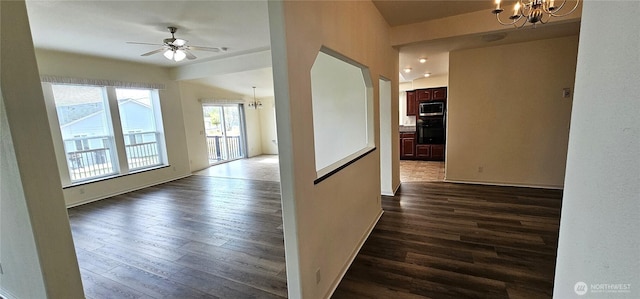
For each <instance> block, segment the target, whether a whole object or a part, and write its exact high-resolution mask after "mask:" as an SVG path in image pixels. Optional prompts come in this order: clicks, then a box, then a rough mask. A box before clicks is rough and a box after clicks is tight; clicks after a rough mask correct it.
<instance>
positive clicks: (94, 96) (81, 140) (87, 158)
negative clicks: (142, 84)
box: [43, 83, 166, 184]
mask: <svg viewBox="0 0 640 299" xmlns="http://www.w3.org/2000/svg"><path fill="white" fill-rule="evenodd" d="M43 88H44V90H45V97H47V100H48V101H53V103H55V109H56V111H55V114H53V115H55V116H57V120H56V121H57V125H58V126H59V128H60V140H54V142H55V143H58V144H59V145H60V147H59V148H63V149H64V156H65V157H64V161H66V164H67V165H66V166H67V167H66V168H67V169H68V178H66V177H65V175H64V173H62V176H63V178H62V179H63V184H64V183H65V182H66V183H70V184H73V183H78V182H83V181H87V180H94V179H97V178H102V177H109V176H116V175H119V174H126V173H130V172H132V171H136V170H141V169H146V168H150V167H155V166H160V165H163V164H166V158H165V156H166V155H165V154H164V153H165V146H164V138H163V135H164V134H163V130H162V123H161V120H162V118H161V114H160V105H159V98H158V91H157V90H154V89H126V88H114V87H105V86H87V85H66V84H50V83H43ZM114 104H116V105H115V106H117V107H118V109H117V110H114V109H113V108H110V107H111V106H114ZM112 114H116V115H112ZM51 115H52V113H50V116H51ZM116 116H119V117H116ZM56 121H52V123H55V122H56ZM53 126H54V124H52V127H53ZM117 131H120V132H122V135H120V134H114V132H117ZM54 136H56V134H54ZM54 139H57V138H54ZM118 153H124V154H125V155H126V157H119V156H118ZM125 159H126V163H121V162H120V161H125ZM62 160H63V159H60V158H59V161H62ZM60 167H63V165H60Z"/></svg>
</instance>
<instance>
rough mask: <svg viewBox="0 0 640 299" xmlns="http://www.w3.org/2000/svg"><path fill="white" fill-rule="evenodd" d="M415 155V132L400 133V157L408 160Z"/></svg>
mask: <svg viewBox="0 0 640 299" xmlns="http://www.w3.org/2000/svg"><path fill="white" fill-rule="evenodd" d="M415 156H416V134H415V133H400V159H403V160H410V159H414V158H415Z"/></svg>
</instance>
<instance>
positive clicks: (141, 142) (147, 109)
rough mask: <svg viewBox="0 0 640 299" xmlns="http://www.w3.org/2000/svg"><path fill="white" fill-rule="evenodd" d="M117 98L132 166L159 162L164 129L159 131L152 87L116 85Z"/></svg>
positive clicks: (128, 158) (140, 166) (130, 167)
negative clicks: (138, 87)
mask: <svg viewBox="0 0 640 299" xmlns="http://www.w3.org/2000/svg"><path fill="white" fill-rule="evenodd" d="M116 97H117V98H118V110H119V111H120V123H121V124H122V134H123V136H124V140H125V150H126V153H127V164H128V165H129V169H140V168H146V167H150V166H156V165H159V164H160V162H161V161H160V155H159V154H158V153H159V152H160V150H159V146H160V143H159V142H158V141H159V140H160V137H161V135H162V132H159V131H158V130H156V127H157V126H156V119H155V113H154V105H153V104H152V103H153V92H152V90H149V89H124V88H116Z"/></svg>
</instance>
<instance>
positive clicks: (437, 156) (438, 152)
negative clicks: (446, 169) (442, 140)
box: [416, 144, 444, 161]
mask: <svg viewBox="0 0 640 299" xmlns="http://www.w3.org/2000/svg"><path fill="white" fill-rule="evenodd" d="M416 158H417V159H419V160H429V161H444V144H417V145H416Z"/></svg>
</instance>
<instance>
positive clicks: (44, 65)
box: [36, 50, 190, 205]
mask: <svg viewBox="0 0 640 299" xmlns="http://www.w3.org/2000/svg"><path fill="white" fill-rule="evenodd" d="M36 58H37V61H38V68H39V70H40V74H43V75H56V76H64V77H74V78H89V79H106V80H119V81H128V82H145V83H162V84H165V87H166V88H165V89H164V90H160V105H161V110H162V118H163V123H164V133H165V140H166V144H167V154H168V158H169V164H170V167H165V168H161V169H158V170H152V171H146V172H142V173H138V174H132V175H128V176H126V177H119V178H113V179H109V180H104V181H99V182H95V183H88V184H84V185H81V186H76V187H70V188H65V189H64V190H63V191H64V196H65V201H66V203H67V205H77V204H79V203H83V202H87V201H92V200H96V199H102V198H106V197H109V196H112V195H115V194H120V193H124V192H128V191H131V190H135V189H139V188H143V187H146V186H150V185H155V184H158V183H161V182H165V181H170V180H173V179H177V178H180V177H184V176H187V175H189V174H190V168H189V160H188V151H187V146H186V144H187V143H186V138H185V129H184V122H183V118H182V106H181V104H180V92H179V88H178V84H177V83H176V82H174V81H172V80H171V78H170V75H169V71H168V69H166V68H161V67H155V66H149V65H144V64H137V63H130V62H125V61H118V60H111V59H105V58H96V57H90V56H83V55H74V54H69V53H61V52H55V51H47V50H37V51H36ZM52 129H53V130H56V129H57V130H59V128H55V127H53V128H52ZM59 167H60V169H61V171H64V170H65V169H66V165H59Z"/></svg>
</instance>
